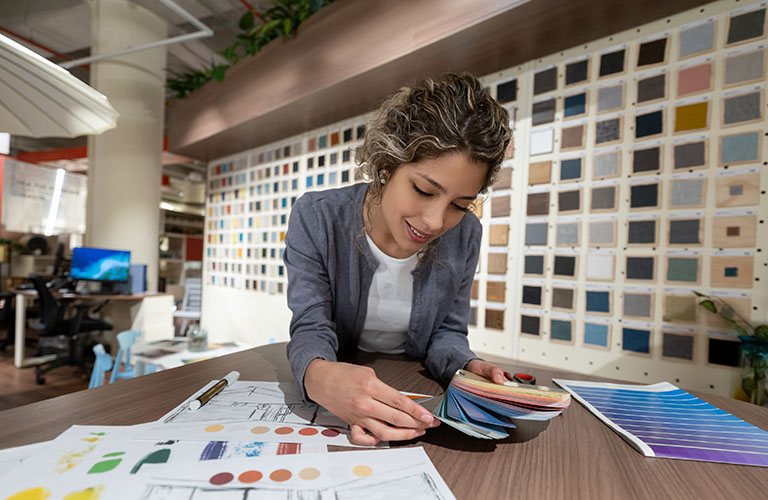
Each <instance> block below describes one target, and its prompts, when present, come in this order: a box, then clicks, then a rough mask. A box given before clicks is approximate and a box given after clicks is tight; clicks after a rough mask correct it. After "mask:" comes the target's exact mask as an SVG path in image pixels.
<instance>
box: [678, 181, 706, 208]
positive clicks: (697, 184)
mask: <svg viewBox="0 0 768 500" xmlns="http://www.w3.org/2000/svg"><path fill="white" fill-rule="evenodd" d="M703 187H704V180H703V179H691V180H685V181H674V182H672V194H671V195H670V205H672V206H673V207H685V206H700V205H701V204H702V195H703V192H704V190H703Z"/></svg>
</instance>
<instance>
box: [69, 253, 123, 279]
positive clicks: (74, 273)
mask: <svg viewBox="0 0 768 500" xmlns="http://www.w3.org/2000/svg"><path fill="white" fill-rule="evenodd" d="M130 267H131V252H129V251H127V250H109V249H106V248H90V247H77V248H75V249H73V250H72V263H71V264H70V267H69V275H70V276H71V277H72V278H74V279H78V280H92V281H102V282H123V283H124V282H126V281H128V274H129V269H130Z"/></svg>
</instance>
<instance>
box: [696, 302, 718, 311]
mask: <svg viewBox="0 0 768 500" xmlns="http://www.w3.org/2000/svg"><path fill="white" fill-rule="evenodd" d="M699 305H700V306H701V307H703V308H704V309H706V310H707V311H709V312H712V313H715V314H717V306H715V303H714V302H712V301H711V300H709V299H707V300H702V301H701V302H699Z"/></svg>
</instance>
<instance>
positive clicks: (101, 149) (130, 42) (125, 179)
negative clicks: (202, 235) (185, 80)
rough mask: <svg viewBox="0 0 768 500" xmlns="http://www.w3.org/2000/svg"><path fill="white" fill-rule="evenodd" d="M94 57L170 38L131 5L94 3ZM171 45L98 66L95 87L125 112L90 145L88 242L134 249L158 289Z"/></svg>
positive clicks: (112, 0)
mask: <svg viewBox="0 0 768 500" xmlns="http://www.w3.org/2000/svg"><path fill="white" fill-rule="evenodd" d="M89 3H90V6H91V39H92V44H91V47H92V51H93V52H92V55H97V54H100V53H105V52H112V51H116V50H121V49H125V48H128V47H136V46H138V45H143V44H146V43H149V42H153V41H157V40H162V39H164V38H166V36H167V26H166V22H165V21H164V20H163V19H161V18H160V17H158V16H157V15H156V14H154V13H153V12H151V11H149V10H147V9H145V8H143V7H141V6H139V5H137V4H136V3H134V2H132V1H130V0H90V1H89ZM165 65H166V51H165V47H161V48H157V49H152V50H145V51H141V52H137V53H134V54H129V55H125V56H121V57H118V58H112V59H105V60H101V61H98V62H95V63H91V76H90V84H91V86H92V87H94V88H95V89H97V90H98V91H99V92H101V93H103V94H104V95H106V96H107V97H108V98H109V101H110V102H111V103H112V105H113V106H114V107H115V109H117V111H118V112H119V113H120V118H119V119H118V122H117V128H115V129H112V130H110V131H108V132H105V133H103V134H101V135H98V136H91V137H89V139H88V208H87V215H86V217H87V233H86V244H87V245H88V246H94V247H101V248H114V249H121V250H130V251H131V263H133V264H146V265H147V288H148V290H156V289H157V278H158V240H159V224H160V220H159V219H160V185H161V178H162V165H161V155H162V149H163V124H164V113H165Z"/></svg>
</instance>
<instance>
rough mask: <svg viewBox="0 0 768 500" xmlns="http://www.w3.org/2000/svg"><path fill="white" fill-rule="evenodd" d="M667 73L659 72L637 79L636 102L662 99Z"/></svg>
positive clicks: (665, 87)
mask: <svg viewBox="0 0 768 500" xmlns="http://www.w3.org/2000/svg"><path fill="white" fill-rule="evenodd" d="M666 81H667V75H666V74H661V75H657V76H652V77H651V78H646V79H644V80H638V81H637V102H638V104H639V103H642V102H646V101H653V100H655V99H663V98H664V97H665V94H666V92H665V91H666V89H667V85H666Z"/></svg>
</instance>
